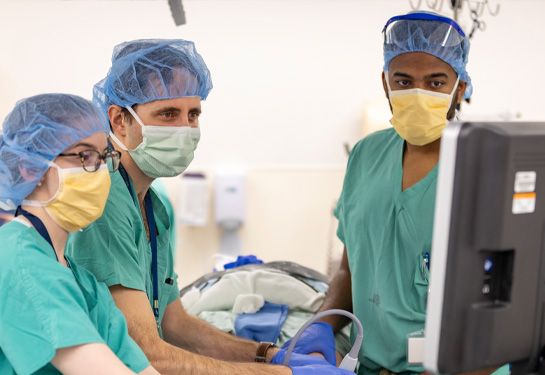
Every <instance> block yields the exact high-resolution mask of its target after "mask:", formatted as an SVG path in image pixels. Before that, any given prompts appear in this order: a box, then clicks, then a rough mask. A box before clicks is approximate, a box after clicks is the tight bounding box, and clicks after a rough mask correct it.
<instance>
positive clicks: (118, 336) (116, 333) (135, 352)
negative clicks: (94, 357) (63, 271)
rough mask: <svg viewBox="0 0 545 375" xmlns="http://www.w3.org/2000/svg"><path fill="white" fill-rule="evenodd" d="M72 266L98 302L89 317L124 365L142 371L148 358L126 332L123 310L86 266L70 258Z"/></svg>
mask: <svg viewBox="0 0 545 375" xmlns="http://www.w3.org/2000/svg"><path fill="white" fill-rule="evenodd" d="M70 264H71V266H72V267H73V269H74V270H75V272H74V273H75V276H76V278H77V279H78V282H80V283H81V284H83V285H86V286H87V287H88V289H89V290H94V291H96V292H95V295H94V296H91V297H88V298H89V299H93V298H94V299H95V300H96V301H97V305H99V306H100V308H99V309H96V310H94V311H92V312H91V314H92V316H91V318H92V319H93V321H94V322H95V324H96V325H97V328H98V331H99V333H100V334H101V335H102V336H103V338H104V339H105V340H106V344H107V345H108V347H109V348H110V349H111V350H112V351H113V352H114V353H115V355H116V356H117V357H118V358H119V359H120V360H121V362H123V363H124V364H125V365H126V366H127V367H129V368H130V369H131V370H133V371H134V372H136V373H139V372H141V371H142V370H144V369H145V368H146V367H148V366H149V365H150V364H149V361H148V360H147V358H146V356H145V355H144V353H143V352H142V350H141V349H140V347H139V346H138V345H137V344H136V342H134V340H133V339H132V338H131V337H130V336H129V333H128V329H127V321H126V320H125V317H124V316H123V313H121V311H120V310H119V309H118V308H117V306H116V305H115V302H114V299H113V298H112V295H111V294H110V291H109V290H108V287H107V286H106V284H104V283H100V282H98V281H97V280H96V278H95V277H94V276H93V275H92V274H91V273H90V272H89V271H87V270H86V269H84V268H82V267H76V266H75V264H74V263H73V262H70Z"/></svg>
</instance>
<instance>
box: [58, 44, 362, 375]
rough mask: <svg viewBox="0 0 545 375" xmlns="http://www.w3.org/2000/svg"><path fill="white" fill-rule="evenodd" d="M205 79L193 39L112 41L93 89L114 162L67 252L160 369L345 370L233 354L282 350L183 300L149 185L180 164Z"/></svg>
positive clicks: (192, 140)
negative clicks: (103, 196) (96, 214)
mask: <svg viewBox="0 0 545 375" xmlns="http://www.w3.org/2000/svg"><path fill="white" fill-rule="evenodd" d="M211 89H212V81H211V78H210V72H209V71H208V68H207V67H206V65H205V63H204V61H203V59H202V58H201V56H200V55H199V54H198V53H197V51H196V50H195V46H194V44H193V43H192V42H189V41H185V40H136V41H132V42H125V43H122V44H120V45H119V46H117V47H116V48H115V49H114V53H113V58H112V67H111V68H110V71H109V72H108V75H107V76H106V78H104V79H103V80H102V81H100V82H99V83H98V84H97V85H95V87H94V92H93V94H94V98H93V99H94V101H95V102H96V103H97V104H98V105H99V106H100V107H101V108H102V110H103V112H104V113H107V114H108V117H109V120H110V126H111V133H110V137H111V140H112V142H111V146H112V147H113V148H115V149H116V150H118V151H120V152H121V163H120V166H119V170H118V172H116V173H114V174H113V175H112V186H111V189H110V195H109V197H108V201H107V203H106V207H105V209H104V213H103V215H102V217H100V219H98V220H97V221H96V222H95V223H94V224H92V225H90V226H89V227H87V228H85V229H83V230H82V231H81V232H78V233H75V234H74V235H73V236H72V237H71V238H70V240H69V245H68V248H69V250H68V253H69V254H71V256H73V257H74V259H76V260H77V262H78V263H79V264H81V265H83V266H85V267H86V268H88V269H89V270H90V271H91V272H92V273H94V274H95V276H96V277H97V279H98V280H100V281H103V282H105V283H106V284H107V285H108V287H109V288H110V291H111V293H112V296H113V298H114V300H115V303H116V305H117V306H118V307H119V308H120V310H121V311H122V312H123V314H124V315H125V318H126V319H127V324H128V329H129V334H130V335H131V337H132V338H133V339H134V340H135V341H136V342H137V343H138V345H140V347H141V348H142V349H143V351H144V353H145V354H146V356H147V358H148V359H149V360H150V362H151V363H152V365H153V366H154V367H155V368H157V370H159V371H160V372H161V373H162V374H165V375H168V374H185V373H187V374H203V375H205V374H214V375H222V374H226V375H227V374H229V375H232V374H235V373H236V374H240V375H242V374H291V373H293V374H296V375H297V374H299V375H305V374H314V373H320V374H324V375H327V374H344V375H350V374H353V373H352V372H348V371H345V370H340V369H337V368H336V367H334V366H333V365H332V364H331V363H329V362H328V361H326V360H325V359H324V358H321V357H316V356H308V355H302V354H294V355H293V356H292V360H290V368H289V367H284V366H270V365H267V364H257V363H240V362H254V359H255V361H256V362H257V361H258V360H259V361H260V362H264V361H261V360H260V358H258V357H259V356H261V357H265V358H266V362H271V359H272V358H273V357H274V358H276V360H275V361H274V362H275V363H281V362H282V361H283V356H284V354H285V351H284V350H279V349H278V348H274V347H271V346H270V345H269V343H264V345H260V344H258V343H256V342H253V341H249V340H244V339H241V338H238V337H236V336H232V335H229V334H227V333H224V332H222V331H220V330H219V329H216V328H214V327H213V326H211V325H209V324H208V323H206V322H204V321H202V320H200V319H198V318H195V317H193V316H190V315H189V314H187V313H186V312H185V310H184V309H183V307H182V304H181V302H180V299H179V289H178V285H177V275H176V274H175V272H174V269H173V252H172V246H173V245H174V244H170V242H169V231H170V230H174V228H170V224H169V218H168V215H167V213H166V210H165V207H164V205H163V204H162V203H161V201H160V200H159V199H158V197H157V194H156V192H155V191H154V189H153V188H150V186H151V183H152V182H153V180H154V179H155V178H158V177H173V176H177V175H179V174H181V173H182V172H183V171H184V170H185V169H186V168H187V166H188V165H189V163H190V162H191V160H192V159H193V154H194V151H195V149H196V147H197V143H198V141H199V138H200V132H199V115H200V113H201V100H205V99H206V97H207V96H208V94H209V92H210V90H211ZM267 349H268V350H267ZM257 353H259V354H260V355H259V356H258V355H257ZM210 357H212V358H210ZM263 359H264V358H263ZM228 361H237V362H238V363H235V362H228ZM292 371H293V372H292Z"/></svg>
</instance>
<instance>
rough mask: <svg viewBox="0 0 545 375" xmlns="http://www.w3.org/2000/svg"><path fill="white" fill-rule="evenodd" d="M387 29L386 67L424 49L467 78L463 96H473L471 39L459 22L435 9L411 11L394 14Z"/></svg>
mask: <svg viewBox="0 0 545 375" xmlns="http://www.w3.org/2000/svg"><path fill="white" fill-rule="evenodd" d="M458 30H459V31H458ZM384 31H385V35H384V71H388V67H389V65H390V61H391V60H392V59H393V58H394V57H396V56H398V55H401V54H403V53H408V52H425V53H428V54H430V55H433V56H435V57H437V58H439V59H441V60H443V61H444V62H446V63H447V64H449V65H450V66H452V68H453V69H454V70H455V71H456V73H457V74H458V77H459V78H460V81H463V82H467V88H466V91H465V93H464V98H466V99H467V98H469V97H470V96H471V94H472V92H473V86H472V85H471V78H470V77H469V74H468V73H467V71H466V65H467V61H468V55H469V39H468V38H467V36H465V34H463V31H462V30H461V29H460V27H459V26H458V25H457V24H456V22H454V21H453V20H451V19H450V18H447V17H444V16H441V15H439V14H436V13H433V12H421V11H420V12H411V13H408V14H407V15H405V16H397V17H393V18H392V19H391V20H390V21H388V24H386V27H385V28H384ZM460 32H461V33H460Z"/></svg>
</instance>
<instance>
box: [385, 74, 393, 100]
mask: <svg viewBox="0 0 545 375" xmlns="http://www.w3.org/2000/svg"><path fill="white" fill-rule="evenodd" d="M384 80H385V81H386V87H387V88H388V101H389V102H390V105H392V88H391V87H390V80H389V78H388V71H387V70H385V71H384Z"/></svg>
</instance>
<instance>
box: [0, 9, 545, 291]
mask: <svg viewBox="0 0 545 375" xmlns="http://www.w3.org/2000/svg"><path fill="white" fill-rule="evenodd" d="M491 1H492V2H493V3H494V4H495V3H500V4H501V7H502V8H501V11H500V15H499V16H498V17H490V16H485V22H486V23H487V30H486V31H484V32H477V34H476V35H475V37H474V38H473V41H472V50H471V54H470V63H469V66H468V70H469V73H470V75H471V76H472V78H473V82H474V87H475V92H474V96H473V102H472V104H471V105H470V106H464V112H465V113H466V115H471V116H475V117H478V116H497V115H499V114H504V113H506V112H509V113H511V114H512V115H514V114H520V118H521V119H527V120H540V119H541V120H542V119H543V117H544V116H543V115H542V113H541V111H542V109H541V108H540V106H539V98H540V97H541V88H542V87H543V83H544V82H545V80H544V78H543V76H542V75H541V65H542V64H541V63H542V62H543V61H545V47H544V46H545V30H543V28H541V27H539V26H540V24H541V22H542V17H543V14H545V1H541V0H533V1H531V0H501V1H496V0H491ZM183 4H184V8H185V12H186V18H187V25H184V26H181V27H176V26H175V25H174V23H173V21H172V19H171V16H170V10H169V8H168V4H167V2H166V1H160V0H150V1H131V0H127V1H109V0H97V1H83V0H80V1H77V0H75V1H60V0H56V1H46V0H37V1H23V0H0V46H1V48H2V51H1V52H0V118H4V117H5V116H6V115H7V113H8V112H9V111H10V110H11V108H13V105H14V104H15V102H16V100H18V99H19V98H23V97H27V96H31V95H35V94H39V93H43V92H70V93H73V94H78V95H81V96H84V97H87V98H91V88H92V85H93V84H94V83H96V82H97V81H99V80H100V79H101V78H103V77H104V75H105V74H106V72H107V70H108V68H109V65H110V57H111V51H112V48H113V46H114V45H116V44H118V43H120V42H122V41H125V40H131V39H137V38H185V39H189V40H193V41H195V43H196V46H197V49H198V51H199V52H200V53H201V55H202V56H203V58H204V59H205V61H206V63H207V65H208V67H209V68H210V70H211V72H212V78H213V82H214V86H215V88H214V89H213V91H212V93H211V94H210V96H209V99H208V100H207V101H206V102H204V103H203V115H202V118H201V119H202V122H201V126H202V140H201V143H200V145H199V149H198V152H197V156H196V159H195V161H194V163H193V164H192V166H191V169H192V170H193V171H205V172H207V174H208V175H209V177H210V183H212V179H213V172H214V170H215V169H216V168H218V167H220V166H222V165H225V164H230V165H233V164H235V165H242V166H243V167H245V168H247V169H248V182H249V187H250V189H251V190H250V192H249V196H248V207H249V208H248V222H247V225H246V226H245V228H244V229H243V230H242V231H241V236H242V238H243V241H244V246H245V249H247V251H248V252H250V253H254V254H257V255H259V256H261V257H262V258H264V259H266V260H276V259H288V260H294V261H297V262H300V263H302V264H305V265H309V266H311V267H313V268H316V269H318V270H319V271H322V272H325V271H326V265H327V262H326V251H327V250H326V249H327V248H328V244H329V241H330V239H329V238H328V237H329V235H328V233H329V232H330V230H329V228H330V223H331V215H330V208H331V205H332V204H333V201H334V200H335V198H336V197H337V196H338V194H339V193H340V188H341V186H342V178H343V173H344V166H345V163H346V153H345V151H344V147H343V143H345V142H347V143H349V144H350V145H351V146H352V145H353V144H354V143H355V142H357V140H358V139H359V138H361V136H362V134H363V128H364V119H369V118H375V119H376V120H374V121H378V125H381V124H387V121H388V108H387V103H386V101H385V99H383V92H382V85H381V81H380V72H381V69H382V51H381V48H382V46H381V30H382V27H383V26H384V23H385V22H386V20H387V19H388V18H389V17H390V16H392V15H395V14H401V13H405V12H407V11H409V10H410V6H409V1H408V0H238V1H231V0H184V1H183ZM446 14H447V15H448V13H446ZM461 23H462V25H464V24H465V25H466V26H467V25H469V23H468V21H467V16H466V15H465V14H464V17H463V19H462V22H461ZM364 105H365V106H366V108H367V109H366V111H365V113H364ZM371 112H372V113H371ZM370 113H371V115H370ZM377 113H378V115H377ZM373 114H374V115H373ZM377 119H378V120H377ZM367 125H369V124H367ZM373 125H376V124H373ZM166 182H167V184H168V188H169V190H170V191H171V192H173V193H174V192H175V191H176V189H177V185H178V182H179V179H167V180H166ZM173 199H174V200H175V199H176V194H173ZM179 234H180V236H181V241H180V245H181V246H180V247H179V249H178V256H177V260H178V264H177V269H178V271H179V272H180V273H181V279H182V284H183V283H185V282H189V281H191V280H192V279H193V278H195V277H197V276H199V275H200V271H199V270H200V269H201V267H202V265H203V263H204V261H205V259H207V257H208V256H209V255H211V254H212V253H213V252H215V251H217V249H218V231H217V229H216V228H215V226H214V224H213V223H211V224H210V225H209V226H207V227H204V228H179ZM335 246H338V244H336V245H335Z"/></svg>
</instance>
